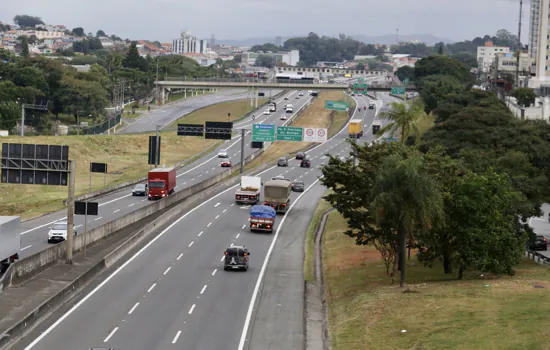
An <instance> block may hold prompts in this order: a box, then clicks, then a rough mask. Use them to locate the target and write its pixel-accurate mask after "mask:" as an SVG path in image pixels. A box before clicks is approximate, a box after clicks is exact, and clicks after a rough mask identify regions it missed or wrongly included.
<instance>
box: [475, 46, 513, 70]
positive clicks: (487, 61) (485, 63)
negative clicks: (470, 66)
mask: <svg viewBox="0 0 550 350" xmlns="http://www.w3.org/2000/svg"><path fill="white" fill-rule="evenodd" d="M509 52H510V48H509V47H504V46H494V45H493V43H492V42H490V41H488V42H486V43H485V45H484V46H478V48H477V64H478V67H479V69H481V71H482V72H483V73H487V72H489V71H490V69H491V66H492V65H493V63H494V62H495V55H496V54H506V53H509Z"/></svg>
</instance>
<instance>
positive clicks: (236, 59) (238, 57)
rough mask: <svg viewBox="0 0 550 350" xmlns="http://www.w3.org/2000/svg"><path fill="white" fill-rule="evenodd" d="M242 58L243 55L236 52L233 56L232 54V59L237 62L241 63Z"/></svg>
mask: <svg viewBox="0 0 550 350" xmlns="http://www.w3.org/2000/svg"><path fill="white" fill-rule="evenodd" d="M242 58H243V55H241V54H240V53H238V54H236V55H235V56H233V61H235V62H237V63H242Z"/></svg>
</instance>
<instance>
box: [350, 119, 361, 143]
mask: <svg viewBox="0 0 550 350" xmlns="http://www.w3.org/2000/svg"><path fill="white" fill-rule="evenodd" d="M363 128H364V125H363V120H361V119H352V120H350V121H349V124H348V135H349V137H350V138H352V139H358V138H360V137H362V136H363Z"/></svg>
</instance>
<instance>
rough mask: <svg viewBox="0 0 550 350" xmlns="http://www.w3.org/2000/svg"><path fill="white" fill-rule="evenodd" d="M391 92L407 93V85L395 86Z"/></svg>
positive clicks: (397, 93) (395, 93) (396, 93)
mask: <svg viewBox="0 0 550 350" xmlns="http://www.w3.org/2000/svg"><path fill="white" fill-rule="evenodd" d="M391 94H392V95H405V87H404V86H394V87H392V88H391Z"/></svg>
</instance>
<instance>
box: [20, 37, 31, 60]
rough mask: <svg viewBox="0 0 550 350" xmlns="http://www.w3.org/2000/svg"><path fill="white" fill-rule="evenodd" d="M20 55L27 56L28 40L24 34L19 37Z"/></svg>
mask: <svg viewBox="0 0 550 350" xmlns="http://www.w3.org/2000/svg"><path fill="white" fill-rule="evenodd" d="M20 42H21V56H23V57H29V42H28V39H27V37H26V36H23V37H21V40H20Z"/></svg>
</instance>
